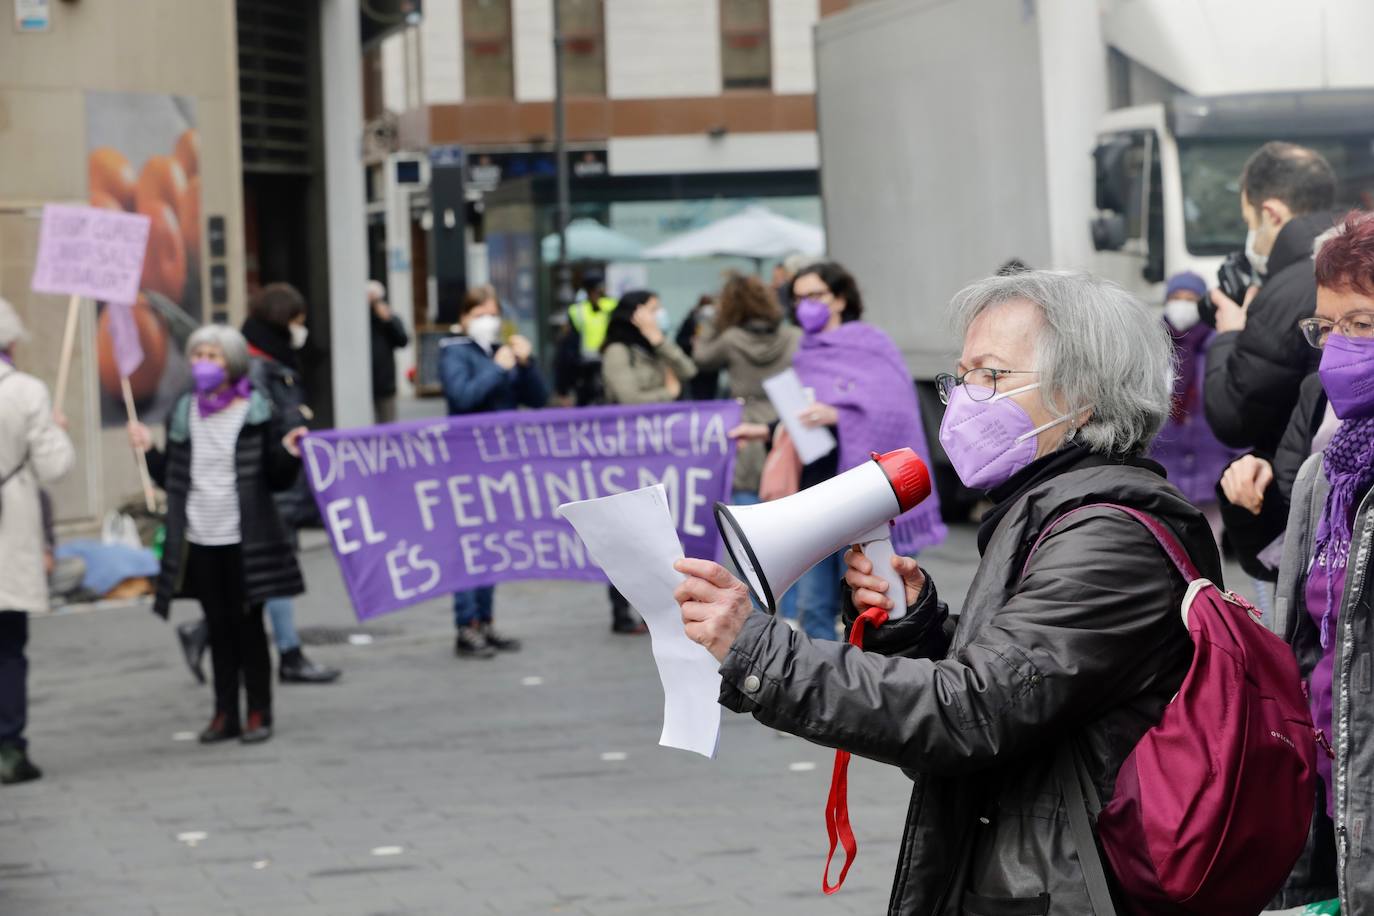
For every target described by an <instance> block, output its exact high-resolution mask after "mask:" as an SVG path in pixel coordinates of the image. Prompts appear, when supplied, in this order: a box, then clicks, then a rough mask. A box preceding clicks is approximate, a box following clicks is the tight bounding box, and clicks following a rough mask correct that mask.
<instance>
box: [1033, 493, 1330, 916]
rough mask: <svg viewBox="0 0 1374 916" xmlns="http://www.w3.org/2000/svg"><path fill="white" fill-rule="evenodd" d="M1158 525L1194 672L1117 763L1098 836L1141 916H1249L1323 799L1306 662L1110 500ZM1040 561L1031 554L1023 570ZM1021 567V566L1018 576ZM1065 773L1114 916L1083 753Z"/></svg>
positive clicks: (1280, 874)
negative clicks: (1177, 585)
mask: <svg viewBox="0 0 1374 916" xmlns="http://www.w3.org/2000/svg"><path fill="white" fill-rule="evenodd" d="M1103 508H1106V509H1114V510H1117V511H1120V512H1124V513H1126V514H1127V515H1129V516H1130V517H1131V518H1133V519H1135V520H1136V521H1137V522H1139V523H1140V524H1142V525H1144V526H1145V527H1146V528H1147V529H1149V531H1150V533H1151V534H1152V535H1154V537H1155V540H1156V541H1158V542H1159V546H1160V547H1161V548H1163V550H1164V553H1165V554H1167V555H1168V557H1169V559H1170V560H1172V561H1173V564H1174V566H1175V567H1176V568H1177V569H1178V571H1179V574H1180V575H1182V576H1183V579H1184V581H1186V582H1188V583H1190V585H1189V587H1188V592H1187V594H1186V595H1185V596H1184V599H1183V608H1182V614H1183V621H1184V623H1185V625H1186V626H1187V628H1188V635H1189V636H1190V637H1192V640H1193V663H1192V666H1191V667H1190V668H1189V669H1188V674H1187V676H1186V677H1184V679H1183V684H1182V686H1181V687H1179V690H1178V695H1177V696H1175V697H1174V698H1173V700H1171V701H1170V702H1169V705H1168V706H1166V707H1165V708H1164V714H1163V716H1162V717H1161V718H1160V720H1159V724H1158V725H1156V726H1155V727H1154V728H1152V729H1150V730H1149V731H1147V732H1146V733H1145V734H1144V736H1143V737H1142V738H1141V739H1140V743H1138V744H1137V745H1136V746H1135V749H1134V750H1132V751H1131V753H1130V755H1129V756H1127V758H1126V760H1125V762H1124V763H1122V765H1121V771H1120V773H1119V774H1118V775H1117V779H1116V791H1115V794H1114V795H1113V796H1112V798H1111V800H1110V801H1108V802H1107V804H1106V805H1105V806H1104V807H1103V808H1102V809H1101V811H1100V812H1098V814H1097V839H1098V840H1099V841H1100V842H1101V844H1102V849H1103V851H1104V852H1106V854H1107V859H1108V861H1110V863H1111V866H1112V872H1113V873H1114V874H1115V876H1116V882H1117V885H1118V886H1119V887H1120V889H1121V891H1122V896H1123V897H1124V899H1125V901H1126V902H1127V906H1128V909H1129V910H1130V911H1131V912H1133V913H1138V914H1147V913H1148V914H1208V916H1226V914H1238V916H1239V914H1246V916H1251V914H1255V913H1258V912H1259V911H1260V910H1262V909H1263V908H1264V906H1265V904H1267V903H1268V902H1269V901H1270V900H1271V899H1273V897H1274V895H1275V894H1276V893H1278V891H1279V889H1280V888H1281V887H1282V886H1283V883H1284V880H1285V879H1286V878H1287V877H1288V874H1289V872H1290V871H1291V870H1292V868H1293V865H1294V863H1295V862H1297V860H1298V856H1300V855H1301V854H1302V850H1303V847H1304V845H1305V844H1306V841H1307V834H1308V828H1309V826H1310V823H1311V820H1312V810H1313V807H1314V806H1315V802H1316V776H1315V774H1316V744H1317V742H1316V741H1314V740H1313V739H1314V737H1315V738H1317V740H1318V741H1320V740H1321V736H1320V735H1319V734H1318V733H1317V731H1316V729H1314V728H1313V726H1312V717H1311V714H1310V713H1309V711H1308V707H1307V701H1306V699H1305V698H1304V695H1303V689H1302V681H1301V679H1300V678H1299V676H1298V666H1297V662H1296V660H1295V659H1294V657H1293V653H1292V650H1291V649H1289V647H1288V646H1287V644H1285V643H1284V642H1283V641H1282V640H1281V639H1279V638H1278V637H1277V636H1275V635H1274V634H1273V633H1270V632H1269V631H1268V630H1267V629H1265V628H1264V627H1263V626H1262V625H1261V624H1260V623H1259V622H1258V619H1259V613H1258V612H1257V611H1256V610H1255V609H1254V607H1252V606H1251V605H1250V604H1249V603H1248V602H1246V601H1245V599H1243V598H1240V597H1238V596H1236V595H1234V594H1232V593H1229V592H1223V591H1222V590H1221V589H1220V588H1218V587H1217V586H1216V585H1214V584H1213V583H1212V582H1210V581H1209V580H1207V579H1204V578H1202V577H1201V576H1200V575H1199V574H1198V571H1197V567H1196V566H1194V565H1193V562H1192V560H1190V559H1189V558H1188V554H1187V552H1186V551H1185V550H1184V549H1183V546H1182V545H1181V544H1179V542H1178V540H1177V538H1175V537H1174V535H1173V534H1172V533H1171V532H1170V531H1169V530H1168V529H1167V528H1165V526H1164V525H1163V524H1161V523H1160V522H1159V521H1157V520H1156V519H1154V518H1152V517H1150V516H1149V515H1146V514H1145V513H1143V512H1138V511H1136V510H1135V509H1131V508H1127V507H1126V506H1119V505H1115V504H1111V503H1096V504H1093V505H1087V506H1082V507H1080V508H1078V509H1075V510H1073V511H1071V512H1069V513H1066V514H1065V515H1062V516H1060V517H1059V518H1057V519H1055V520H1054V522H1052V523H1051V524H1050V525H1049V526H1047V527H1046V528H1045V530H1044V531H1043V532H1042V533H1041V534H1040V537H1039V538H1038V539H1037V540H1036V542H1035V544H1034V546H1032V547H1031V555H1034V553H1035V549H1036V548H1037V547H1039V546H1040V543H1041V542H1042V541H1044V539H1045V538H1046V537H1048V536H1049V534H1050V532H1051V531H1053V530H1054V528H1055V527H1056V526H1057V525H1058V524H1059V523H1060V522H1062V521H1063V520H1064V519H1065V518H1068V517H1069V516H1070V515H1073V514H1075V513H1076V512H1081V511H1083V510H1086V509H1103ZM1029 565H1030V557H1029V556H1028V557H1027V558H1026V567H1029ZM1024 574H1025V568H1024V567H1023V569H1022V575H1023V576H1024ZM1055 769H1056V775H1057V777H1058V780H1059V785H1060V791H1061V792H1062V793H1063V795H1064V804H1065V808H1066V809H1067V813H1068V816H1069V822H1070V827H1071V829H1072V833H1073V836H1074V842H1075V845H1076V846H1077V848H1078V857H1079V860H1080V864H1081V865H1082V867H1083V874H1084V877H1085V879H1086V881H1087V885H1088V892H1089V897H1090V898H1091V900H1092V906H1093V910H1094V911H1095V912H1096V914H1097V916H1112V914H1114V913H1115V909H1114V907H1113V904H1112V897H1111V892H1110V890H1109V889H1108V886H1107V882H1106V878H1105V875H1104V873H1103V869H1102V862H1101V859H1100V858H1099V856H1098V854H1097V847H1096V845H1095V844H1094V843H1093V830H1092V826H1091V823H1090V818H1091V810H1090V808H1089V807H1088V801H1087V798H1086V797H1085V795H1084V791H1083V782H1082V781H1081V780H1080V777H1079V771H1078V765H1077V759H1076V755H1075V753H1074V752H1073V751H1072V750H1071V749H1070V748H1069V746H1068V745H1066V746H1065V747H1063V748H1061V750H1060V752H1059V754H1058V756H1057V759H1056V762H1055Z"/></svg>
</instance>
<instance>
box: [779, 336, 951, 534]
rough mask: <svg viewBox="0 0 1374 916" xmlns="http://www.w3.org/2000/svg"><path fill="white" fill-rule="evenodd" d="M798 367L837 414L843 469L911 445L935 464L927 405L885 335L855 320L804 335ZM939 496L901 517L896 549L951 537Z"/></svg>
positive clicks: (804, 381) (818, 397)
mask: <svg viewBox="0 0 1374 916" xmlns="http://www.w3.org/2000/svg"><path fill="white" fill-rule="evenodd" d="M792 366H793V368H794V369H796V371H797V375H798V376H800V377H801V380H802V384H804V385H806V386H807V387H809V388H812V389H813V390H814V391H815V392H816V400H817V401H819V402H820V403H823V404H829V405H830V406H832V407H834V408H835V410H836V411H837V412H838V413H839V429H838V430H837V433H838V435H839V440H840V455H839V462H840V464H839V470H840V471H841V472H843V471H847V470H849V469H850V468H855V467H858V466H859V465H860V464H863V463H864V462H865V461H868V460H869V458H870V457H871V454H872V453H873V452H880V453H881V452H887V451H891V450H892V449H897V448H911V449H914V450H915V451H916V453H917V454H918V455H920V456H921V460H922V461H924V462H926V464H927V466H929V465H930V449H929V448H928V447H927V446H926V436H925V430H924V429H923V427H922V426H921V409H920V407H919V406H918V405H917V403H916V388H915V386H914V385H913V384H912V381H911V376H910V374H908V372H907V368H906V362H905V361H904V360H903V359H902V354H901V352H900V351H899V350H898V349H897V346H896V344H894V343H893V342H892V340H891V338H889V337H888V336H887V335H886V334H884V333H883V332H882V331H880V330H878V329H877V328H876V327H874V326H873V325H871V324H866V323H865V322H862V321H850V322H846V323H845V324H842V325H840V326H839V327H838V328H836V329H835V330H833V331H826V332H824V333H821V334H808V335H806V336H805V337H803V338H802V342H801V346H800V348H799V349H798V350H797V355H796V356H795V357H794V358H793V360H792ZM945 534H946V531H945V526H944V524H943V523H942V522H941V521H940V500H939V499H938V498H937V497H936V495H935V493H934V492H932V493H931V494H930V496H929V497H928V498H927V499H926V501H925V502H923V503H921V504H920V505H919V506H917V507H916V508H915V509H912V510H911V511H910V512H908V513H906V514H905V515H903V516H901V517H900V518H899V519H897V523H896V526H895V528H894V530H893V532H892V538H893V546H894V547H895V548H896V550H897V552H898V553H915V552H917V551H919V550H922V549H924V548H926V547H930V546H932V545H934V544H939V543H940V542H941V541H943V540H944V539H945Z"/></svg>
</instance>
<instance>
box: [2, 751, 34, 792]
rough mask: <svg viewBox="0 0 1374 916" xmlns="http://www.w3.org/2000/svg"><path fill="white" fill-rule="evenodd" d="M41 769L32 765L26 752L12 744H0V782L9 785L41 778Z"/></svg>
mask: <svg viewBox="0 0 1374 916" xmlns="http://www.w3.org/2000/svg"><path fill="white" fill-rule="evenodd" d="M42 778H43V771H42V770H40V769H38V767H36V766H34V765H33V761H32V760H30V759H29V755H28V752H26V751H25V750H24V749H23V748H22V747H19V746H18V745H14V744H0V783H3V784H4V785H7V786H11V785H15V784H17V783H21V782H33V781H34V780H35V779H42Z"/></svg>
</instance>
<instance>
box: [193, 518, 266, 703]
mask: <svg viewBox="0 0 1374 916" xmlns="http://www.w3.org/2000/svg"><path fill="white" fill-rule="evenodd" d="M189 548H190V549H189V551H188V553H187V556H186V590H187V592H189V593H190V594H191V595H194V596H195V598H196V600H198V601H199V602H200V606H201V607H202V608H204V609H205V621H206V623H208V624H209V625H210V661H211V663H212V664H213V665H214V668H215V712H216V713H224V714H226V715H227V716H229V720H230V721H231V722H237V721H239V683H240V681H242V683H243V689H244V693H246V694H247V697H248V711H249V712H260V713H262V714H263V715H264V716H265V717H266V719H267V721H268V722H269V723H270V722H271V721H272V660H271V657H270V656H269V654H268V651H267V631H266V630H265V629H264V628H263V625H262V604H261V603H257V604H250V603H249V602H248V599H247V597H246V596H245V595H244V587H243V553H242V552H241V551H240V550H239V546H238V545H237V544H233V545H230V546H227V547H202V546H201V545H199V544H191V545H189Z"/></svg>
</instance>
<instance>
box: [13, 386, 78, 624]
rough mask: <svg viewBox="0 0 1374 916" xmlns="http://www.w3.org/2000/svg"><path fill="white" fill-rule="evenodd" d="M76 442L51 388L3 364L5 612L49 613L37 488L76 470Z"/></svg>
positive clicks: (41, 517)
mask: <svg viewBox="0 0 1374 916" xmlns="http://www.w3.org/2000/svg"><path fill="white" fill-rule="evenodd" d="M75 458H76V452H75V450H74V449H73V448H72V440H71V439H69V438H68V437H67V434H66V433H65V432H63V431H62V428H61V427H59V426H58V425H57V423H56V422H54V420H53V416H52V406H51V404H50V403H49V401H48V389H47V387H46V386H45V385H44V384H43V383H42V382H40V381H39V380H38V379H36V378H34V377H33V376H31V375H28V374H26V373H23V372H19V371H18V370H16V369H13V368H11V367H10V366H7V365H5V364H4V363H0V478H3V477H6V476H7V475H10V474H11V473H13V472H14V470H15V468H19V472H18V473H16V474H14V476H12V477H9V479H8V480H7V481H6V482H5V484H4V486H3V487H0V610H5V611H30V612H34V613H38V612H43V611H47V610H48V609H49V608H48V577H47V574H46V573H45V572H44V569H43V514H42V510H41V508H40V506H39V502H38V488H39V486H40V485H42V484H49V483H52V482H53V481H55V480H57V479H58V478H60V477H61V476H62V475H63V474H66V473H67V471H69V470H71V467H72V463H73V462H74V461H75Z"/></svg>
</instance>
